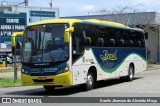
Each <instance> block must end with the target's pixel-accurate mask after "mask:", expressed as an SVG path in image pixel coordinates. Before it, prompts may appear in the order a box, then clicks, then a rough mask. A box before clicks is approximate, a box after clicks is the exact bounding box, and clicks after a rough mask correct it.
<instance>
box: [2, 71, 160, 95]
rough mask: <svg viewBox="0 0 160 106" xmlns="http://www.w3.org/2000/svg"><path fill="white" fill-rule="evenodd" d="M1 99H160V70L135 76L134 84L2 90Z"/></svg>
mask: <svg viewBox="0 0 160 106" xmlns="http://www.w3.org/2000/svg"><path fill="white" fill-rule="evenodd" d="M0 96H1V97H10V96H12V97H14V96H25V97H26V96H40V97H43V96H45V97H46V96H48V97H57V96H58V97H62V96H63V97H160V69H156V70H151V71H145V72H142V73H139V74H136V75H135V79H134V80H133V81H132V82H125V81H122V80H119V79H118V78H114V79H109V80H106V81H104V82H102V81H101V82H98V86H97V88H96V89H94V90H91V91H83V90H82V89H81V87H79V86H73V87H64V88H57V89H55V90H54V91H53V92H46V91H45V90H44V89H43V87H41V86H31V87H9V88H0Z"/></svg>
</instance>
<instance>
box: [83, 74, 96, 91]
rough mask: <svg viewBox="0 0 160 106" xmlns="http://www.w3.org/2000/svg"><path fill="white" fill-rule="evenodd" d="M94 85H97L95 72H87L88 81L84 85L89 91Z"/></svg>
mask: <svg viewBox="0 0 160 106" xmlns="http://www.w3.org/2000/svg"><path fill="white" fill-rule="evenodd" d="M94 85H95V78H94V76H93V73H92V72H89V73H88V74H87V82H86V84H85V85H84V87H85V90H87V91H89V90H92V89H93V88H94Z"/></svg>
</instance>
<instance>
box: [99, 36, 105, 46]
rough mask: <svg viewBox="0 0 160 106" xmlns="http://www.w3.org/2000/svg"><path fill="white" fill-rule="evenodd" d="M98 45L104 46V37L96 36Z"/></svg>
mask: <svg viewBox="0 0 160 106" xmlns="http://www.w3.org/2000/svg"><path fill="white" fill-rule="evenodd" d="M98 46H99V47H103V46H104V39H103V38H98Z"/></svg>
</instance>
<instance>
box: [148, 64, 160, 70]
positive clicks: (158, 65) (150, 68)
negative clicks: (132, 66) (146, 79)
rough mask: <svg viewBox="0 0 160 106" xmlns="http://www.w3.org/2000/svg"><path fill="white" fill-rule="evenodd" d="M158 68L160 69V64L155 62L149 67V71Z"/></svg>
mask: <svg viewBox="0 0 160 106" xmlns="http://www.w3.org/2000/svg"><path fill="white" fill-rule="evenodd" d="M156 69H160V64H153V65H151V66H149V67H148V68H147V70H148V71H149V70H156Z"/></svg>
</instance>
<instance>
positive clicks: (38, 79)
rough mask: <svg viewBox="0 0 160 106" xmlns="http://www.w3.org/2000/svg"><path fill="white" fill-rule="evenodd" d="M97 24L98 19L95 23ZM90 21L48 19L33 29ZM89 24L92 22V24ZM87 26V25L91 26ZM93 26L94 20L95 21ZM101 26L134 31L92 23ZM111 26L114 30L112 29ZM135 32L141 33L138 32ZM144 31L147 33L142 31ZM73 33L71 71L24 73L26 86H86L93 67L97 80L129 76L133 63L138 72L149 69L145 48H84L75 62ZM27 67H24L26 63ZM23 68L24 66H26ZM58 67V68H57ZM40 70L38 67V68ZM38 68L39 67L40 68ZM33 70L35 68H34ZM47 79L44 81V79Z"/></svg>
mask: <svg viewBox="0 0 160 106" xmlns="http://www.w3.org/2000/svg"><path fill="white" fill-rule="evenodd" d="M93 21H94V20H93ZM85 22H87V20H86V21H81V20H70V19H58V20H52V21H51V20H48V21H41V22H37V23H33V24H31V25H29V26H36V25H41V24H54V23H56V24H57V23H68V24H69V27H72V26H73V25H74V23H83V24H85ZM88 23H89V21H88ZM88 23H87V24H88ZM91 23H92V21H91ZM92 24H93V25H97V26H99V27H101V25H102V24H103V27H105V26H107V27H106V28H111V27H114V28H117V29H125V30H128V31H131V30H133V28H132V29H130V28H129V27H126V26H124V25H121V24H114V23H109V24H108V25H105V24H106V23H104V22H101V23H99V22H96V23H94V22H93V23H92ZM110 26H111V27H110ZM134 31H139V32H140V31H141V30H138V29H134ZM141 32H143V31H141ZM72 46H73V45H72V33H71V34H70V42H69V59H68V60H67V62H66V63H67V65H66V66H67V67H68V68H69V71H68V72H64V73H60V74H55V75H52V74H51V75H43V73H42V75H40V76H39V75H37V76H32V75H27V74H24V73H22V74H21V76H22V84H23V85H24V86H32V85H53V86H54V85H55V86H57V85H60V86H63V85H77V84H83V83H86V81H87V74H88V71H89V70H90V68H91V67H95V68H96V71H97V78H96V79H97V81H99V80H105V79H107V78H114V77H121V76H127V75H128V69H129V65H130V64H131V63H133V65H134V70H135V73H139V72H142V71H145V70H146V67H147V65H146V50H145V47H140V48H134V47H133V48H130V47H92V46H91V47H86V46H84V45H82V46H84V48H83V49H84V51H83V54H81V56H80V57H78V59H76V61H74V62H73V60H72V58H73V57H72V55H73V48H72ZM22 66H23V64H22ZM22 68H23V67H22ZM53 68H54V66H53ZM35 69H36V68H35ZM37 69H38V68H37ZM30 70H31V69H30ZM43 78H44V79H43ZM45 79H52V80H53V81H48V82H47V80H46V82H45Z"/></svg>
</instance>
